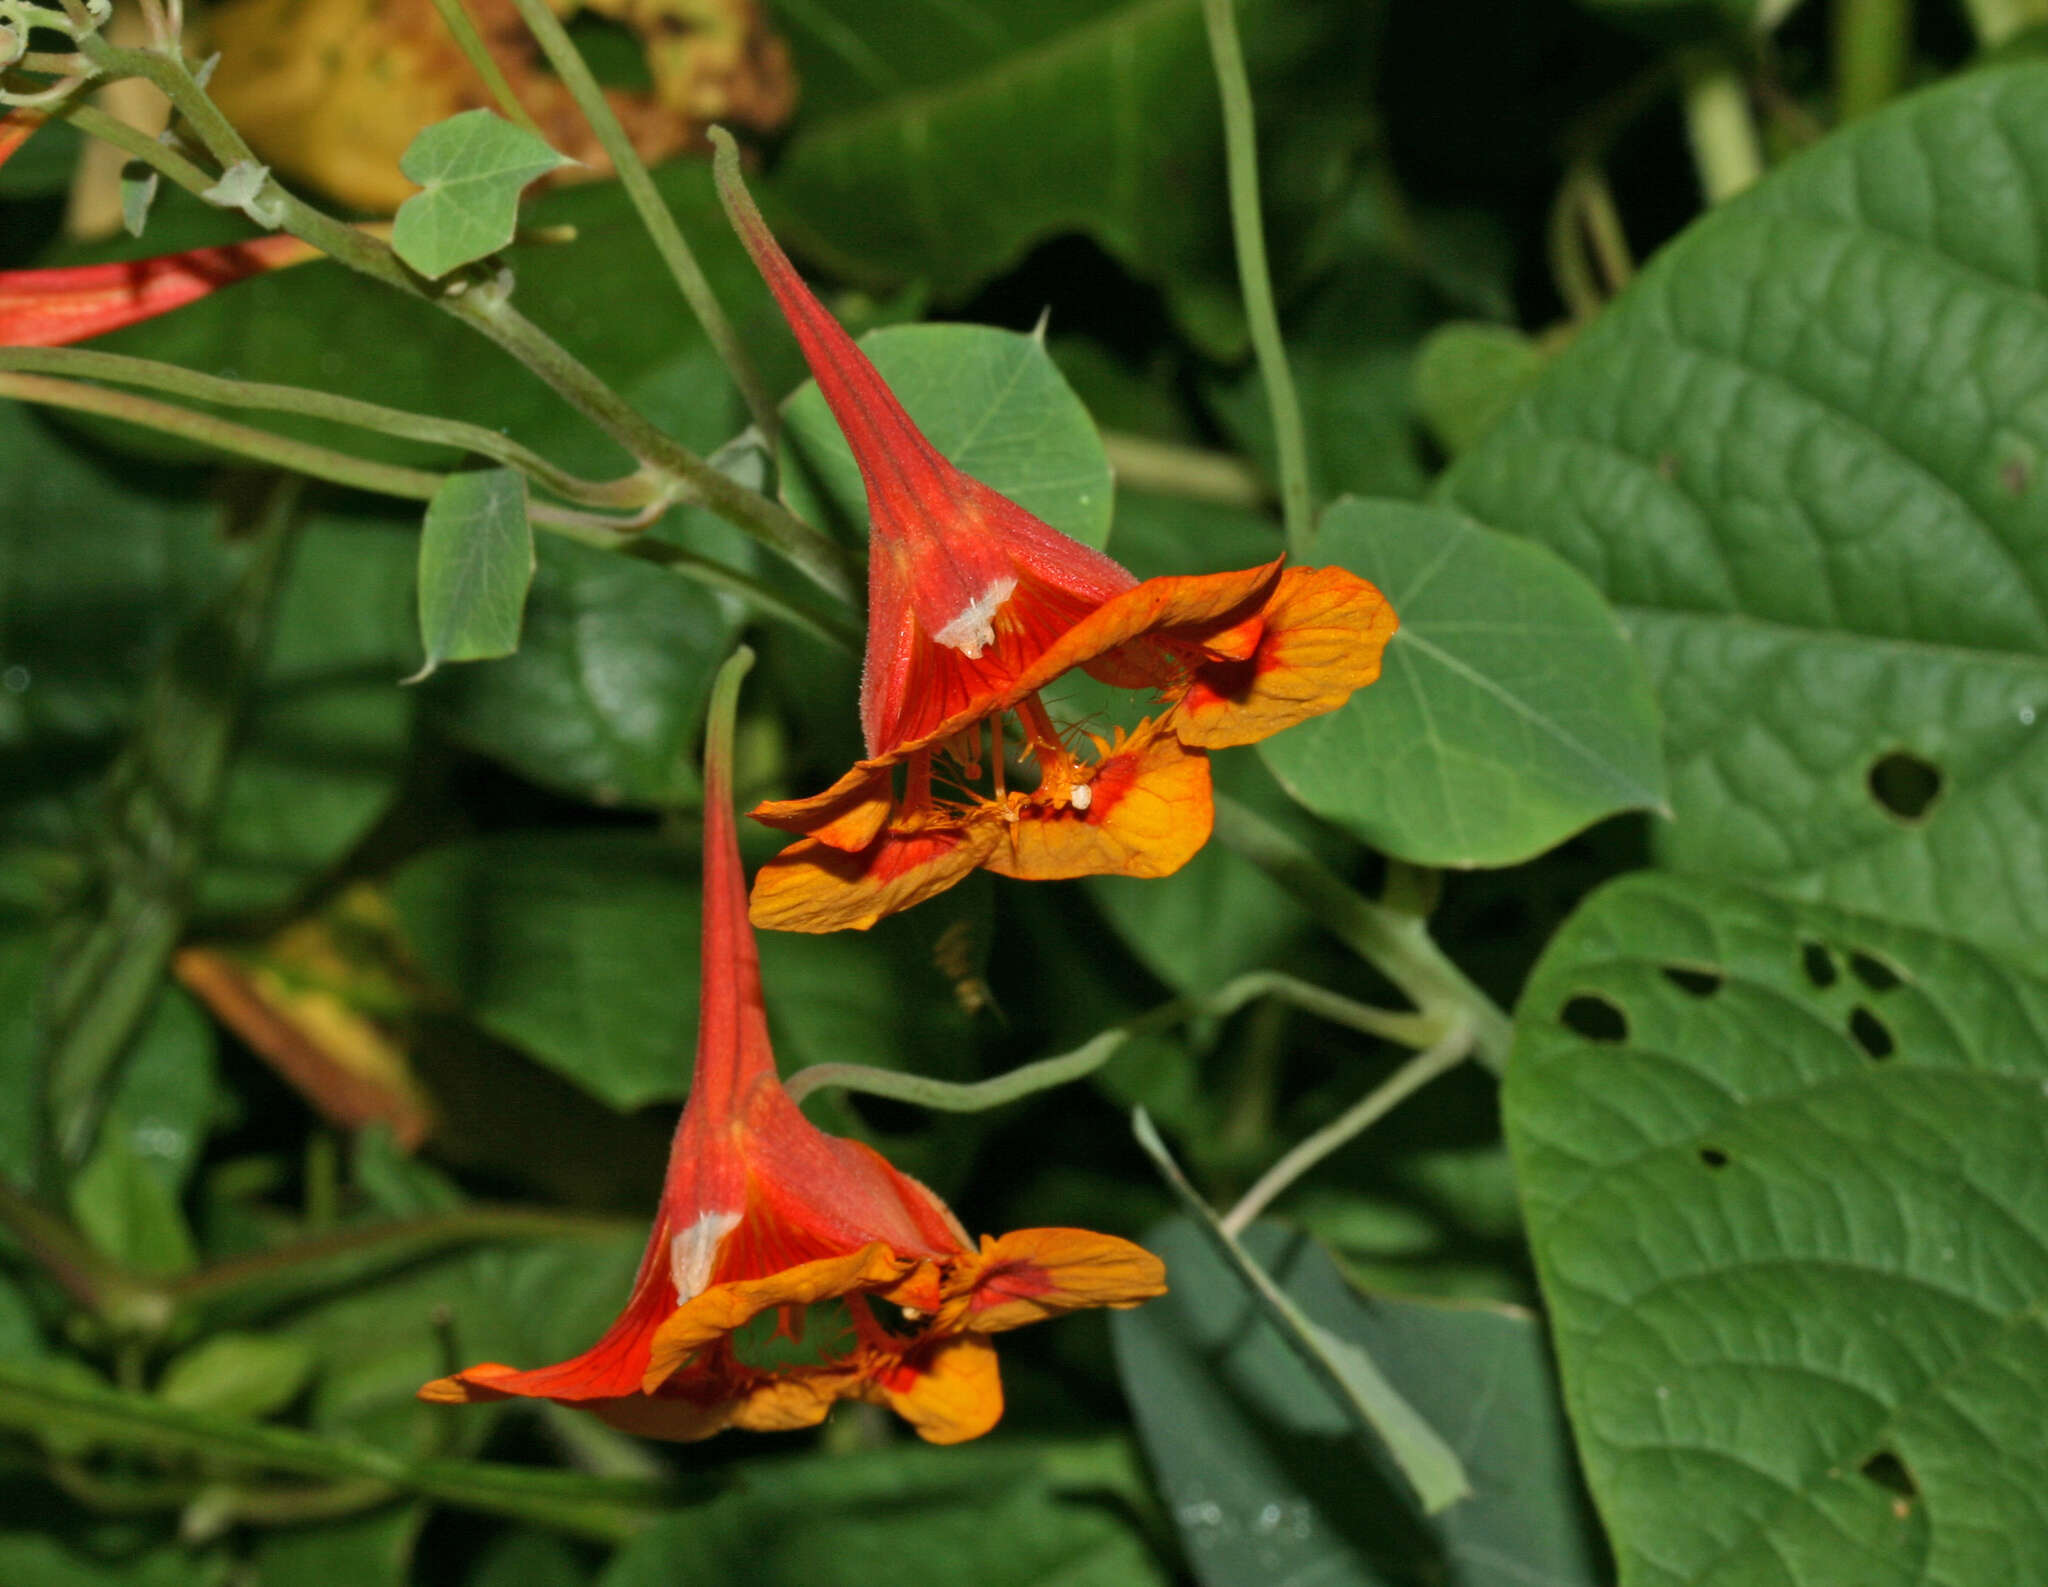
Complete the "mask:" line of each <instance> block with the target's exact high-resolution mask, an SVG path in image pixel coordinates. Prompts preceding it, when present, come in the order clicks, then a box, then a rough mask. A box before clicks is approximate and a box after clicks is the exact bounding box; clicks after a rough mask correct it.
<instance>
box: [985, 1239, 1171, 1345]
mask: <svg viewBox="0 0 2048 1587" xmlns="http://www.w3.org/2000/svg"><path fill="white" fill-rule="evenodd" d="M972 1285H973V1287H972V1289H971V1290H970V1291H969V1292H968V1294H967V1296H966V1302H967V1304H966V1307H965V1310H964V1312H963V1313H962V1319H963V1321H964V1325H965V1326H966V1327H969V1328H972V1329H975V1330H977V1331H979V1332H981V1333H1001V1332H1002V1331H1003V1330H1004V1329H1006V1328H1022V1327H1023V1326H1024V1325H1025V1324H1026V1323H1035V1322H1043V1321H1044V1320H1045V1319H1046V1318H1048V1317H1057V1316H1058V1315H1059V1314H1060V1313H1062V1312H1069V1311H1081V1310H1084V1309H1086V1308H1088V1307H1091V1306H1113V1307H1116V1308H1118V1309H1119V1310H1121V1309H1125V1308H1128V1307H1131V1306H1136V1305H1138V1304H1139V1303H1140V1302H1142V1301H1148V1300H1151V1299H1152V1298H1153V1297H1154V1296H1155V1295H1164V1294H1165V1293H1166V1264H1165V1263H1163V1262H1161V1261H1160V1260H1159V1258H1158V1257H1156V1256H1154V1255H1153V1254H1152V1253H1151V1252H1150V1251H1148V1250H1146V1249H1145V1248H1144V1247H1143V1246H1140V1245H1133V1244H1132V1243H1131V1242H1130V1241H1129V1240H1119V1239H1118V1238H1117V1237H1116V1236H1115V1235H1113V1234H1096V1233H1095V1232H1093V1231H1092V1230H1089V1229H1017V1230H1014V1231H1012V1232H1011V1233H1009V1234H1006V1235H1004V1236H1003V1237H1002V1238H1001V1239H999V1240H991V1239H988V1238H987V1237H986V1236H984V1237H983V1239H982V1242H981V1259H980V1262H979V1264H978V1265H977V1266H976V1267H975V1268H974V1270H973V1273H972ZM951 1315H952V1313H951V1310H950V1309H949V1311H948V1316H949V1317H950V1316H951Z"/></svg>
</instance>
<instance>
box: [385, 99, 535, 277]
mask: <svg viewBox="0 0 2048 1587" xmlns="http://www.w3.org/2000/svg"><path fill="white" fill-rule="evenodd" d="M567 163H568V161H567V160H566V159H565V158H564V157H563V156H561V155H559V154H557V153H555V151H554V150H553V149H551V148H549V147H548V146H547V145H546V144H545V143H543V142H542V141H541V140H540V139H539V138H538V137H536V136H534V134H532V133H531V132H528V131H527V130H526V129H525V128H524V127H515V126H513V125H512V123H511V122H509V121H506V120H504V119H503V118H502V117H500V116H499V115H498V114H497V112H495V111H492V110H465V111H463V112H462V114H460V115H458V116H450V117H449V118H448V119H447V120H446V121H437V122H435V123H434V125H433V126H431V127H428V128H426V129H425V130H424V131H422V132H421V133H420V134H419V136H418V137H416V138H414V139H413V140H412V143H411V145H410V146H409V147H408V148H407V149H406V151H405V155H404V157H403V158H402V159H400V160H399V162H398V168H399V169H400V170H401V171H403V172H404V173H405V175H406V177H407V178H408V179H409V180H411V181H414V182H417V183H419V184H420V187H421V189H422V191H420V192H418V193H415V194H413V196H412V197H411V198H409V199H407V200H406V201H405V202H404V203H403V204H401V205H399V206H398V218H397V219H396V220H395V221H393V222H392V226H391V246H392V249H393V250H394V251H395V252H396V253H397V255H398V257H399V258H401V259H403V260H404V261H405V262H406V263H407V264H409V265H411V266H412V267H413V268H414V269H415V270H417V271H419V273H420V274H421V275H423V276H429V277H437V276H444V275H446V274H448V272H449V271H451V270H454V269H456V268H457V267H458V266H461V265H466V264H470V263H473V262H474V261H476V260H478V259H482V258H484V257H485V256H486V255H488V254H493V253H496V252H497V251H498V250H499V249H500V248H503V247H505V246H506V245H507V244H508V243H510V242H511V241H512V233H513V231H514V230H515V229H516V228H517V227H518V224H519V195H520V194H521V193H522V192H524V191H525V189H526V186H527V184H528V183H529V182H532V181H534V180H535V179H536V178H538V177H543V176H546V175H547V174H548V172H550V171H552V170H555V169H557V168H558V167H560V166H562V165H566V164H567Z"/></svg>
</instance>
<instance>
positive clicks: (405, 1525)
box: [250, 1499, 578, 1587]
mask: <svg viewBox="0 0 2048 1587" xmlns="http://www.w3.org/2000/svg"><path fill="white" fill-rule="evenodd" d="M432 1508H433V1507H432V1505H430V1504H429V1503H428V1502H427V1501H426V1500H425V1499H412V1500H408V1501H406V1502H403V1503H398V1504H386V1505H379V1506H378V1507H376V1508H375V1509H371V1510H367V1511H364V1512H363V1513H361V1514H358V1515H347V1516H344V1517H343V1518H341V1519H340V1520H336V1521H327V1522H322V1523H319V1524H315V1525H301V1526H275V1527H266V1528H264V1529H263V1531H262V1532H260V1533H259V1534H258V1535H257V1536H256V1537H254V1538H252V1539H251V1540H250V1543H251V1553H252V1554H253V1556H254V1558H253V1561H252V1565H253V1569H254V1572H255V1579H256V1580H258V1581H263V1582H293V1581H306V1582H312V1581H334V1582H343V1581H345V1582H347V1583H349V1584H350V1587H408V1584H409V1583H412V1582H415V1581H417V1580H418V1579H419V1578H418V1577H417V1576H416V1575H415V1574H414V1572H413V1569H412V1555H413V1546H414V1545H415V1544H416V1543H417V1542H418V1541H419V1535H420V1528H421V1527H423V1526H425V1525H426V1522H427V1516H428V1514H429V1513H430V1511H431V1510H432ZM513 1535H515V1536H524V1535H529V1534H523V1533H515V1534H513ZM539 1535H541V1536H543V1537H546V1538H547V1539H548V1541H550V1542H555V1541H556V1539H554V1538H553V1537H552V1535H551V1534H546V1533H543V1534H539ZM558 1546H560V1545H558ZM478 1580H479V1578H478V1577H474V1576H473V1577H471V1578H470V1583H471V1587H475V1584H476V1583H477V1581H478ZM577 1580H578V1578H571V1581H572V1582H575V1581H577ZM504 1587H540V1584H539V1583H538V1582H535V1581H531V1580H529V1581H523V1582H521V1581H511V1582H507V1583H505V1584H504ZM549 1587H553V1584H549Z"/></svg>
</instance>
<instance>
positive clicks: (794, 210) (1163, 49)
mask: <svg viewBox="0 0 2048 1587" xmlns="http://www.w3.org/2000/svg"><path fill="white" fill-rule="evenodd" d="M1239 9H1240V12H1241V16H1240V20H1239V31H1240V33H1241V35H1242V37H1243V42H1244V52H1245V56H1246V60H1247V65H1248V69H1249V71H1250V74H1251V78H1252V82H1253V87H1254V90H1255V92H1256V94H1257V97H1258V101H1259V127H1260V133H1261V150H1262V153H1263V154H1264V155H1265V157H1266V163H1267V164H1268V166H1269V185H1268V190H1267V191H1268V199H1269V204H1270V205H1271V206H1272V208H1273V209H1278V210H1282V211H1284V213H1283V214H1282V215H1281V216H1279V217H1278V219H1279V220H1280V221H1282V222H1287V221H1293V220H1296V219H1305V218H1306V217H1307V216H1308V215H1309V214H1310V213H1312V212H1313V211H1314V210H1315V209H1316V208H1317V207H1318V206H1319V205H1320V204H1321V203H1322V202H1323V201H1324V200H1325V199H1326V197H1327V191H1328V187H1329V185H1330V184H1331V182H1332V180H1333V179H1335V180H1341V177H1342V174H1343V172H1344V171H1346V170H1348V169H1349V168H1350V166H1351V165H1352V164H1353V163H1354V161H1355V160H1356V159H1357V158H1358V156H1359V150H1360V147H1361V146H1362V145H1363V144H1364V143H1365V141H1366V140H1365V139H1364V137H1362V136H1359V135H1358V133H1359V132H1360V130H1361V129H1360V127H1359V123H1358V122H1357V121H1356V120H1355V119H1354V118H1355V117H1356V116H1357V106H1358V103H1359V100H1358V95H1359V94H1360V92H1361V89H1362V88H1367V87H1368V85H1369V82H1370V78H1371V75H1372V72H1373V57H1374V55H1375V53H1376V45H1377V39H1378V33H1379V29H1378V26H1377V20H1378V16H1379V8H1378V7H1376V6H1360V5H1356V4H1352V3H1350V0H1337V3H1332V0H1313V3H1303V0H1251V3H1249V4H1245V5H1242V6H1240V8H1239ZM778 21H779V22H780V23H781V25H782V26H783V28H784V29H785V30H786V31H787V34H788V37H789V41H790V45H791V49H792V52H793V53H794V55H795V57H796V65H797V71H798V74H799V75H800V76H801V77H802V79H803V82H804V103H803V106H802V107H801V110H800V114H799V116H798V118H797V121H796V124H795V126H794V128H793V131H792V135H791V137H790V138H789V140H788V141H787V143H786V144H785V145H784V147H783V149H782V151H781V154H780V157H779V159H778V160H777V163H776V168H775V171H774V173H773V176H772V178H771V179H770V181H769V182H767V183H766V184H765V185H764V186H765V192H764V201H766V202H768V203H769V204H770V206H771V208H770V216H771V218H779V217H780V216H784V215H786V216H789V217H790V218H791V219H792V220H793V222H794V224H792V225H790V226H789V227H787V228H785V229H787V230H788V231H789V233H790V235H791V237H792V239H793V240H794V241H796V242H797V243H798V244H800V245H801V247H802V248H803V250H804V251H805V252H807V253H810V254H811V255H812V256H814V257H816V258H818V259H820V260H821V261H824V262H826V263H830V264H832V265H833V266H835V267H837V268H840V269H843V270H844V271H846V272H847V273H848V274H850V275H852V276H854V277H855V278H856V279H862V280H870V281H875V282H878V283H895V282H902V281H916V280H922V281H926V282H928V283H930V285H931V286H932V287H933V289H934V290H936V291H937V292H939V293H941V294H943V295H946V296H948V297H957V296H959V295H961V294H962V293H964V292H965V291H967V290H968V289H970V288H971V287H973V286H974V285H975V284H976V283H978V282H980V281H982V280H985V279H986V278H988V277H989V276H992V275H995V274H997V273H999V272H1000V271H1002V270H1005V269H1007V268H1009V267H1010V266H1012V265H1013V264H1015V263H1016V262H1017V260H1018V259H1019V258H1021V257H1022V256H1023V254H1024V253H1025V251H1026V250H1027V249H1029V248H1030V247H1032V246H1033V245H1034V244H1036V243H1038V242H1040V241H1042V240H1044V239H1045V238H1048V237H1052V236H1055V235H1058V234H1059V233H1061V232H1069V231H1082V232H1085V233H1087V234H1088V235H1089V236H1091V237H1093V238H1094V239H1095V241H1097V242H1098V243H1100V244H1101V245H1102V246H1103V247H1104V248H1106V249H1107V250H1108V251H1109V252H1110V253H1111V254H1113V255H1115V256H1116V257H1117V259H1119V260H1120V261H1121V262H1122V263H1123V264H1124V265H1125V266H1126V267H1128V268H1129V269H1130V270H1131V271H1132V272H1133V273H1135V274H1137V275H1139V276H1140V277H1143V278H1145V279H1148V280H1151V281H1154V282H1158V283H1161V284H1162V285H1164V286H1165V287H1166V289H1167V291H1168V294H1169V297H1170V298H1171V299H1172V300H1173V301H1174V303H1175V307H1176V308H1177V309H1178V310H1181V311H1182V315H1183V318H1184V320H1186V321H1187V322H1188V323H1189V324H1190V325H1191V327H1192V328H1195V329H1196V330H1198V331H1201V330H1202V329H1204V328H1205V327H1208V328H1209V329H1208V334H1207V336H1206V337H1205V340H1206V341H1207V342H1208V343H1209V344H1210V345H1212V346H1220V345H1221V344H1224V343H1227V342H1230V341H1232V340H1241V337H1242V323H1243V322H1242V319H1241V317H1240V316H1239V314H1238V310H1237V305H1236V296H1237V293H1236V278H1235V273H1234V264H1233V256H1232V254H1231V249H1230V236H1229V221H1228V212H1227V209H1226V201H1225V191H1226V189H1225V185H1224V167H1223V127H1222V112H1221V110H1220V109H1219V107H1218V102H1217V97H1216V88H1215V72H1214V67H1213V65H1212V63H1211V61H1210V57H1209V46H1208V41H1207V39H1206V37H1205V35H1204V32H1203V27H1202V11H1201V4H1200V0H1058V3H1043V4H1035V5H1029V6H1019V5H1016V4H1014V3H1011V0H960V3H957V4H950V5H948V6H946V7H945V8H944V10H943V12H934V11H931V10H920V9H917V8H907V9H906V8H895V7H878V6H874V5H867V4H862V3H861V0H819V3H814V4H807V5H805V6H803V7H801V8H798V7H790V8H788V9H787V10H786V11H785V12H783V13H780V14H778ZM1333 127H1342V128H1344V129H1345V131H1346V132H1350V133H1352V134H1353V135H1352V136H1350V137H1346V136H1345V135H1344V134H1343V133H1339V134H1338V135H1337V136H1335V137H1332V135H1331V133H1332V128H1333ZM1305 146H1306V147H1305ZM1311 148H1312V149H1313V153H1312V154H1311V153H1310V149H1311ZM1282 171H1285V172H1286V173H1287V174H1288V175H1295V174H1296V173H1297V172H1298V174H1299V181H1298V183H1297V182H1293V181H1281V180H1275V179H1274V178H1276V177H1278V176H1279V175H1280V174H1281V172H1282ZM1219 322H1220V323H1219Z"/></svg>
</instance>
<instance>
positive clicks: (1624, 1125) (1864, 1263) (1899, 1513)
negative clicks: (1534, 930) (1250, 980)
mask: <svg viewBox="0 0 2048 1587" xmlns="http://www.w3.org/2000/svg"><path fill="white" fill-rule="evenodd" d="M1505 1107H1506V1116H1507V1127H1508V1139H1509V1143H1510V1145H1511V1147H1512V1148H1513V1151H1514V1155H1515V1164H1516V1170H1517V1177H1518V1178H1519V1180H1520V1183H1521V1188H1522V1198H1523V1205H1524V1208H1525V1210H1526V1213H1527V1217H1528V1222H1529V1232H1530V1238H1531V1241H1532V1243H1533V1245H1534V1248H1535V1254H1536V1261H1537V1269H1538V1273H1539V1275H1540V1277H1541V1279H1542V1282H1543V1290H1544V1295H1545V1298H1546V1299H1547V1301H1548V1303H1549V1307H1550V1315H1551V1318H1552V1322H1553V1326H1554V1329H1555V1333H1556V1339H1557V1349H1558V1354H1559V1357H1560V1360H1561V1362H1562V1364H1563V1369H1564V1382H1565V1392H1566V1397H1567V1402H1568V1404H1569V1406H1570V1410H1571V1415H1572V1420H1573V1423H1574V1425H1575V1427H1576V1429H1577V1432H1578V1436H1579V1446H1580V1450H1581V1453H1582V1455H1583V1457H1584V1460H1585V1466H1586V1472H1587V1476H1588V1478H1589V1480H1590V1482H1591V1485H1592V1489H1593V1494H1594V1498H1595V1499H1596V1500H1597V1502H1598V1504H1599V1506H1600V1510H1601V1513H1602V1515H1603V1517H1604V1518H1605V1520H1606V1522H1607V1525H1608V1529H1609V1532H1610V1535H1611V1537H1612V1539H1613V1542H1614V1548H1615V1553H1616V1555H1617V1556H1618V1558H1619V1560H1620V1564H1621V1576H1622V1580H1623V1581H1624V1582H1643V1583H1649V1582H1657V1583H1664V1582H1673V1583H1675V1582H1685V1583H1688V1584H1691V1587H1736V1584H1738V1583H1741V1584H1745V1587H1746V1584H1749V1583H1753V1582H1762V1581H1768V1582H1777V1583H1785V1584H1787V1587H1824V1584H1825V1587H1832V1584H1834V1583H1839V1582H1847V1581H1853V1582H1855V1583H1857V1584H1858V1587H1892V1584H1897V1587H1906V1584H1908V1583H1912V1584H1924V1583H1930V1582H1932V1583H1943V1584H1954V1587H1966V1584H1970V1587H1973V1584H1976V1583H1980V1582H1995V1581H2006V1580H2013V1579H2017V1578H2023V1577H2024V1576H2025V1575H2026V1574H2027V1573H2028V1572H2029V1571H2030V1570H2031V1569H2032V1567H2031V1566H2027V1565H2022V1564H2021V1563H2019V1562H2021V1561H2026V1560H2033V1559H2039V1558H2042V1557H2043V1556H2044V1554H2048V1510H2044V1509H2043V1507H2042V1503H2041V1496H2040V1482H2039V1470H2040V1442H2041V1427H2042V1425H2043V1423H2044V1421H2048V1375H2044V1374H2043V1373H2042V1371H2041V1363H2042V1361H2043V1360H2048V1257H2044V1254H2043V1253H2044V1251H2048V1194H2044V1180H2043V1177H2042V1171H2041V1165H2042V1163H2043V1161H2044V1160H2048V981H2043V980H2042V979H2040V978H2038V977H2037V976H2034V975H2031V974H2024V973H2021V972H2018V971H2016V970H2014V969H2011V968H2009V967H2005V966H2003V965H2001V964H2000V963H1999V962H1998V961H1995V960H1993V959H1990V958H1988V957H1987V956H1986V955H1984V954H1983V953H1981V952H1980V951H1979V950H1976V949H1974V948H1971V947H1970V946H1968V945H1966V944H1964V943H1961V942H1959V941H1957V940H1955V939H1953V938H1948V937H1940V936H1936V935H1933V934H1931V933H1928V932H1925V931H1920V930H1916V929H1912V928H1908V927H1905V926H1900V925H1894V924H1892V923H1890V922H1887V921H1880V920H1877V919H1873V918H1870V917H1868V916H1862V915H1855V914H1850V913H1848V912H1846V911H1843V910H1839V909H1833V908H1829V907H1826V906H1822V905H1813V904H1796V903H1790V902H1786V901H1782V900H1778V899H1773V898H1770V897H1767V896H1765V895H1762V894H1758V893H1754V892H1750V891H1748V890H1746V889H1743V888H1739V887H1735V886H1731V885H1728V884H1725V883H1713V882H1707V881H1703V880H1693V879H1688V878H1680V877H1665V876H1656V875H1638V876H1635V877H1631V878H1629V879H1627V880H1625V881H1623V882H1620V883H1617V884H1615V885H1613V886H1611V887H1609V888H1608V889H1606V890H1605V891H1603V892H1601V893H1599V894H1596V895H1595V896H1594V898H1593V899H1592V900H1591V901H1590V902H1589V903H1587V904H1586V905H1585V906H1584V907H1583V908H1582V909H1581V910H1580V912H1579V913H1578V914H1577V915H1576V916H1575V917H1574V918H1573V919H1572V921H1571V922H1570V923H1569V924H1568V925H1567V926H1566V928H1565V929H1564V931H1563V932H1562V933H1561V934H1560V935H1559V936H1558V938H1557V939H1556V941H1555V942H1553V944H1552V945H1551V947H1550V949H1549V951H1548V952H1547V953H1546V954H1545V955H1544V957H1543V959H1542V961H1541V962H1540V963H1539V965H1538V966H1537V969H1536V972H1535V974H1534V975H1533V976H1532V978H1531V980H1530V982H1529V986H1528V990H1527V991H1526V992H1525V993H1524V995H1523V998H1522V1002H1521V1006H1520V1008H1519V1010H1518V1012H1517V1021H1516V1045H1515V1050H1514V1055H1513V1058H1512V1061H1511V1062H1510V1064H1509V1068H1508V1079H1507V1090H1506V1094H1505Z"/></svg>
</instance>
